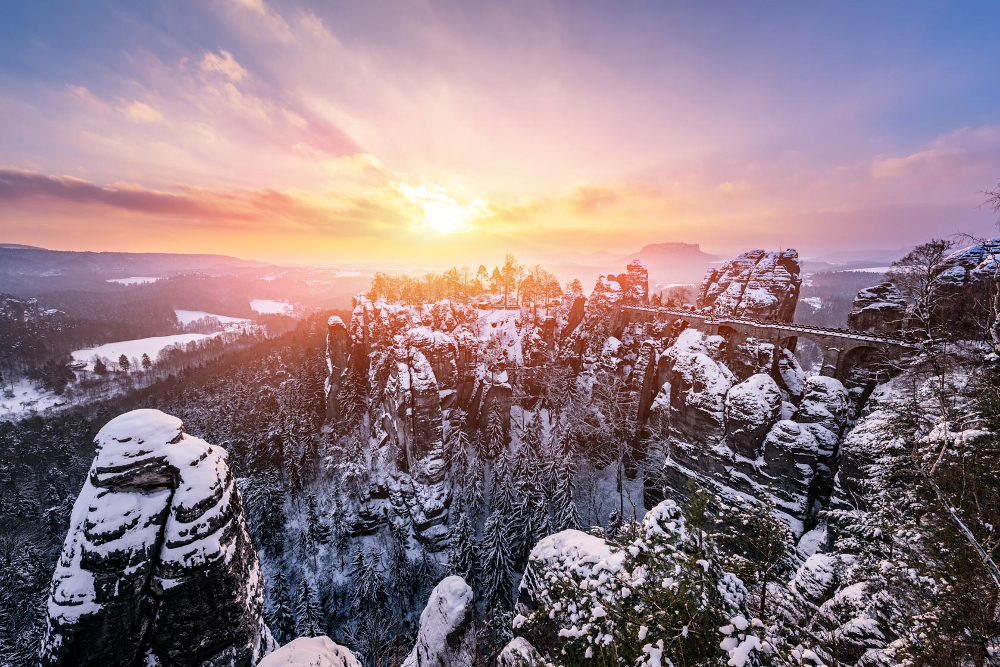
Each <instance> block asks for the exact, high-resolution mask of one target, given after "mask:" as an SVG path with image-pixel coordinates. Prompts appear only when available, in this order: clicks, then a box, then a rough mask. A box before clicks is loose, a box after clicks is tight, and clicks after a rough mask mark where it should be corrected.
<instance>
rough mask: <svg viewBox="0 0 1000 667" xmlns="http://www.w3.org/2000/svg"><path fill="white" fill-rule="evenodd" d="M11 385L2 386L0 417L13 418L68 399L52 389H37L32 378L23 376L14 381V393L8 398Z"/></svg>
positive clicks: (40, 410)
mask: <svg viewBox="0 0 1000 667" xmlns="http://www.w3.org/2000/svg"><path fill="white" fill-rule="evenodd" d="M8 390H10V385H6V384H5V385H4V386H3V387H0V419H4V418H11V417H14V416H17V415H21V414H24V413H26V412H31V411H35V412H43V411H45V410H48V409H49V408H51V407H53V406H56V405H60V404H62V403H64V402H65V401H66V399H65V398H63V397H61V396H56V395H55V394H53V393H52V392H50V391H46V390H44V389H36V388H35V387H34V386H33V384H32V382H31V380H28V379H26V378H22V379H20V380H18V381H16V382H15V383H14V389H13V391H12V392H11V393H12V394H13V395H12V396H10V397H9V398H8V395H7V391H8Z"/></svg>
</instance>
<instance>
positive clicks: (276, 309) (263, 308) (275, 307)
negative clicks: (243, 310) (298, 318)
mask: <svg viewBox="0 0 1000 667" xmlns="http://www.w3.org/2000/svg"><path fill="white" fill-rule="evenodd" d="M250 308H251V310H253V311H254V312H257V313H260V314H261V315H291V313H292V304H290V303H288V302H287V301H275V300H274V299H252V300H251V301H250Z"/></svg>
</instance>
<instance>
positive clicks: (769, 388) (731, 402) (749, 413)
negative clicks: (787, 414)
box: [725, 373, 781, 459]
mask: <svg viewBox="0 0 1000 667" xmlns="http://www.w3.org/2000/svg"><path fill="white" fill-rule="evenodd" d="M780 416H781V391H780V390H779V389H778V383H777V382H775V381H774V379H773V378H771V376H770V375H765V374H763V373H758V374H756V375H752V376H750V377H748V378H747V379H746V380H744V381H743V382H741V383H739V384H738V385H736V386H735V387H733V388H732V389H730V390H729V393H728V394H726V417H725V424H726V443H727V444H728V445H729V446H730V447H731V448H732V449H733V450H734V451H736V452H737V453H738V454H742V455H743V456H745V457H747V458H751V459H753V458H757V456H758V454H759V453H760V452H759V451H758V447H759V445H760V443H761V442H762V441H763V440H764V437H765V436H767V433H768V431H770V430H771V427H772V426H774V424H775V422H777V421H778V418H779V417H780Z"/></svg>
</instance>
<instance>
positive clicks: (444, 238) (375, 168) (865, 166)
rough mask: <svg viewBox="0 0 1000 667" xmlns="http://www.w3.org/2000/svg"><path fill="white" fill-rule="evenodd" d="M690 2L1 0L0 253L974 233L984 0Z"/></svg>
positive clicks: (987, 53)
mask: <svg viewBox="0 0 1000 667" xmlns="http://www.w3.org/2000/svg"><path fill="white" fill-rule="evenodd" d="M688 5H689V6H682V5H681V4H679V3H678V4H676V5H672V4H668V3H654V2H648V3H646V2H642V3H638V2H637V3H630V2H616V3H585V2H578V1H573V2H564V3H562V2H552V3H549V2H525V3H518V2H504V3H497V4H490V5H487V4H485V3H474V2H454V3H438V2H428V1H426V0H423V1H413V2H409V1H407V2H381V1H378V0H373V1H366V2H351V3H326V2H314V3H307V2H279V1H278V0H208V1H205V2H201V1H197V2H196V1H193V0H192V1H185V0H179V1H163V2H140V3H136V2H100V1H97V2H63V3H58V2H22V3H6V4H5V5H4V7H3V9H2V10H0V11H2V20H0V119H2V120H0V242H15V243H27V244H32V245H40V246H45V247H49V248H56V249H69V250H76V249H83V250H131V251H143V250H150V251H179V252H219V253H225V254H231V255H238V256H243V257H248V258H254V259H264V260H272V261H304V262H317V261H320V262H362V261H370V262H387V261H391V262H414V263H427V262H438V261H440V262H451V261H460V262H463V263H469V262H470V261H478V258H480V257H482V258H483V259H494V258H495V256H497V255H502V253H503V252H504V251H507V250H510V251H513V252H515V253H517V254H519V255H521V256H524V257H528V258H531V257H537V258H538V259H544V258H546V257H550V256H551V257H555V256H567V255H569V254H571V253H591V252H594V251H599V250H606V251H611V252H621V253H626V252H630V251H633V250H637V249H638V248H640V247H641V246H643V245H645V244H647V243H653V242H663V241H686V242H692V243H700V244H701V245H702V248H703V249H705V250H707V251H709V252H715V253H720V254H729V253H733V252H736V251H739V250H742V249H745V248H747V247H765V248H772V249H773V248H777V247H797V248H798V249H799V250H800V252H801V253H802V254H803V255H805V256H817V255H822V254H824V253H827V252H831V251H836V250H847V249H852V250H854V249H869V248H893V249H894V248H901V247H904V246H907V245H909V244H913V243H916V242H920V241H922V240H925V239H927V238H929V237H931V236H942V235H949V234H953V233H955V232H958V231H966V232H971V233H977V234H989V233H991V232H993V230H994V227H993V222H994V216H992V215H991V212H990V211H988V210H986V209H984V208H980V207H979V206H980V204H981V203H982V201H983V199H984V196H983V195H982V194H981V192H982V191H983V190H987V189H991V188H993V187H994V186H996V184H997V180H998V179H1000V67H998V66H997V64H998V63H1000V32H998V28H997V26H1000V4H998V3H983V4H981V5H974V4H957V3H948V4H945V3H941V4H936V5H929V4H922V3H906V4H903V3H858V4H854V5H850V4H846V3H824V4H823V5H822V6H821V5H820V4H819V3H811V2H807V3H798V2H796V3H793V2H784V3H742V2H741V3H731V4H723V3H688ZM695 5H697V6H695ZM494 261H495V260H494Z"/></svg>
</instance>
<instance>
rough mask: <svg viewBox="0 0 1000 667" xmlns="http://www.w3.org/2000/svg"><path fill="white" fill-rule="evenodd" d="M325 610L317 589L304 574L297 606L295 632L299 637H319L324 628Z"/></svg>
mask: <svg viewBox="0 0 1000 667" xmlns="http://www.w3.org/2000/svg"><path fill="white" fill-rule="evenodd" d="M322 626H323V610H322V609H320V606H319V600H318V599H317V598H316V590H315V589H314V588H313V585H312V584H311V583H309V580H308V579H307V578H306V577H305V576H303V577H302V584H301V586H300V587H299V604H298V606H297V607H296V608H295V632H296V634H297V635H298V636H299V637H319V636H320V635H323V634H326V633H324V632H323V630H322Z"/></svg>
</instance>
